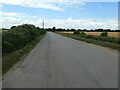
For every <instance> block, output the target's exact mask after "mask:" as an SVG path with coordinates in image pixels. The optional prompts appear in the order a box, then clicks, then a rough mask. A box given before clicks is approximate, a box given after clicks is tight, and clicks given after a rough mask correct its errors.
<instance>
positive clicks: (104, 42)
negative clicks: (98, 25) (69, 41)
mask: <svg viewBox="0 0 120 90" xmlns="http://www.w3.org/2000/svg"><path fill="white" fill-rule="evenodd" d="M56 33H58V34H61V35H63V36H67V37H70V38H73V39H77V40H81V41H85V42H87V43H93V44H97V45H101V46H104V47H109V48H112V49H117V50H118V49H120V39H119V38H113V37H107V35H108V33H107V32H102V33H101V34H100V35H99V36H94V35H87V34H86V33H85V32H79V31H74V33H73V34H71V33H61V32H56Z"/></svg>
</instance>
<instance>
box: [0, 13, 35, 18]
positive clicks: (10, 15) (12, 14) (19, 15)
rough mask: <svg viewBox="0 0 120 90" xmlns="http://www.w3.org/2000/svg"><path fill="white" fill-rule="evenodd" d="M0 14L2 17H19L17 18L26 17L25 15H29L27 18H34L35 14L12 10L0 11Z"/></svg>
mask: <svg viewBox="0 0 120 90" xmlns="http://www.w3.org/2000/svg"><path fill="white" fill-rule="evenodd" d="M0 15H1V16H2V17H6V16H7V17H19V18H26V17H29V18H35V17H36V16H29V15H27V14H24V13H14V12H0Z"/></svg>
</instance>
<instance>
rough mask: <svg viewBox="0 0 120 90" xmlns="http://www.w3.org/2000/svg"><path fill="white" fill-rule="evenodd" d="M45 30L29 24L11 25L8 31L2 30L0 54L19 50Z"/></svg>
mask: <svg viewBox="0 0 120 90" xmlns="http://www.w3.org/2000/svg"><path fill="white" fill-rule="evenodd" d="M45 33H46V31H45V30H43V29H40V28H39V27H35V26H34V25H31V24H23V25H20V26H14V27H11V29H10V30H8V31H3V32H2V54H3V56H4V55H7V54H9V53H11V52H13V51H15V50H19V49H21V48H22V47H24V46H25V45H26V44H28V43H30V42H31V41H33V40H35V39H36V38H37V37H38V36H39V35H43V34H45Z"/></svg>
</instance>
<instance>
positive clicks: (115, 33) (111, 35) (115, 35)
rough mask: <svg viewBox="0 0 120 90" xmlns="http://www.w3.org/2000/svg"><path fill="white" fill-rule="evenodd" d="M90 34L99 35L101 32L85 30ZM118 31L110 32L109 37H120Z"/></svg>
mask: <svg viewBox="0 0 120 90" xmlns="http://www.w3.org/2000/svg"><path fill="white" fill-rule="evenodd" d="M60 33H70V34H71V33H73V32H60ZM85 33H86V34H88V35H95V36H99V35H100V34H101V32H85ZM118 33H120V32H108V37H115V38H120V37H119V35H118Z"/></svg>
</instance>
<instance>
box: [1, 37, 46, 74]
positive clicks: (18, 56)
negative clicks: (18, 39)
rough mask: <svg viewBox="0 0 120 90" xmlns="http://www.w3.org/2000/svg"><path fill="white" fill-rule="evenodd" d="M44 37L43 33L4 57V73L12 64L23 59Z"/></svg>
mask: <svg viewBox="0 0 120 90" xmlns="http://www.w3.org/2000/svg"><path fill="white" fill-rule="evenodd" d="M43 37H44V35H41V36H39V37H37V38H36V39H35V40H34V41H32V42H31V43H29V44H27V45H26V46H25V47H23V48H22V49H20V50H16V51H14V52H12V53H11V54H9V55H7V56H5V57H3V58H2V74H5V73H6V72H7V71H8V70H10V68H11V67H12V66H14V65H15V64H16V63H17V62H18V61H20V60H22V58H23V57H24V56H25V55H27V54H28V53H29V52H30V51H31V50H32V49H33V48H34V47H35V46H36V45H37V43H38V42H39V41H40V40H41V39H42V38H43Z"/></svg>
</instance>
